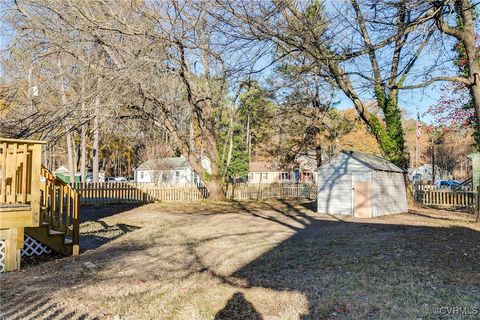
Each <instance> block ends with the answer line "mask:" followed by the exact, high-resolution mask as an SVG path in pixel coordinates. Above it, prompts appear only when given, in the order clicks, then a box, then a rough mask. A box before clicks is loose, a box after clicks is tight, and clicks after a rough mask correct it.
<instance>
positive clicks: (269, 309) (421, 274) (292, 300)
mask: <svg viewBox="0 0 480 320" xmlns="http://www.w3.org/2000/svg"><path fill="white" fill-rule="evenodd" d="M307 207H308V205H305V203H301V202H281V201H277V202H264V203H255V202H243V203H232V202H224V203H223V202H222V203H209V202H204V203H195V204H184V205H169V204H168V205H167V204H152V205H148V206H144V207H140V208H136V209H131V208H129V207H124V208H122V210H126V211H123V212H117V211H115V210H113V211H112V208H101V207H100V208H95V207H94V208H90V209H88V210H87V211H88V213H86V214H85V215H86V216H87V217H88V218H89V219H90V220H93V221H90V222H88V221H86V222H84V223H83V224H82V230H83V232H84V233H85V234H86V237H85V239H87V240H88V241H87V247H88V246H90V247H91V248H93V249H91V250H88V251H86V252H84V253H83V254H82V255H80V256H79V257H70V258H65V259H61V260H56V261H50V262H47V263H44V264H41V265H38V266H33V267H29V268H26V269H24V270H22V271H21V272H13V273H9V274H4V275H2V276H1V281H2V282H1V284H2V292H1V295H2V312H3V317H4V318H6V319H10V318H12V319H13V318H18V319H23V318H48V317H50V318H59V319H61V318H63V319H70V318H83V319H89V318H96V317H98V318H100V319H103V318H107V319H108V318H121V319H124V318H125V319H213V318H217V319H222V318H223V319H298V318H312V319H364V318H375V319H377V318H385V319H392V318H395V319H414V318H438V317H440V315H439V314H435V312H432V308H433V307H437V306H459V307H461V306H463V307H468V308H475V307H477V308H480V305H479V303H480V267H479V266H480V227H479V226H478V225H477V226H475V225H473V224H472V223H471V222H469V219H471V217H470V216H468V215H463V214H454V213H449V212H441V211H435V210H424V209H418V210H416V211H413V212H412V213H410V214H403V215H394V216H388V217H383V218H378V219H368V220H358V219H353V218H341V217H338V216H336V217H334V216H326V215H319V214H317V213H315V212H313V211H311V210H309V209H308V208H307ZM130 209H131V210H130ZM99 210H101V211H99ZM87 211H86V212H87ZM120 211H121V210H120ZM104 212H106V214H102V213H104ZM112 239H113V240H112ZM109 240H111V241H109ZM95 247H97V248H95ZM85 262H92V263H94V264H95V265H96V268H93V269H92V268H88V267H86V266H85Z"/></svg>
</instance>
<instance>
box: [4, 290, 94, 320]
mask: <svg viewBox="0 0 480 320" xmlns="http://www.w3.org/2000/svg"><path fill="white" fill-rule="evenodd" d="M25 318H28V319H58V320H69V319H79V320H80V319H92V320H93V319H99V318H98V317H96V316H91V315H89V314H87V313H79V312H75V311H70V310H68V309H67V308H66V307H65V306H61V305H59V304H58V303H56V302H52V301H51V300H50V299H49V298H46V297H45V296H44V295H43V294H38V293H35V294H30V295H28V296H26V297H25V298H24V299H23V300H16V301H15V302H14V303H12V302H9V301H2V304H1V306H0V319H5V320H7V319H8V320H21V319H25Z"/></svg>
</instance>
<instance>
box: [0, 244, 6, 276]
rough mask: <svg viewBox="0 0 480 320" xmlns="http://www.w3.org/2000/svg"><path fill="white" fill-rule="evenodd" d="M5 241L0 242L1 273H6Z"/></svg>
mask: <svg viewBox="0 0 480 320" xmlns="http://www.w3.org/2000/svg"><path fill="white" fill-rule="evenodd" d="M5 247H6V246H5V240H0V272H5Z"/></svg>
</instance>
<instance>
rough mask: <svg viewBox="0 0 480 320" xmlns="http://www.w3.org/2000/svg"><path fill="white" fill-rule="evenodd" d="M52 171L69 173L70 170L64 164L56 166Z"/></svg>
mask: <svg viewBox="0 0 480 320" xmlns="http://www.w3.org/2000/svg"><path fill="white" fill-rule="evenodd" d="M53 172H54V173H69V172H70V170H68V169H67V168H66V167H65V166H60V167H58V168H57V170H55V171H53Z"/></svg>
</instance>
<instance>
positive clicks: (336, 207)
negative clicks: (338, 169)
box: [317, 170, 352, 215]
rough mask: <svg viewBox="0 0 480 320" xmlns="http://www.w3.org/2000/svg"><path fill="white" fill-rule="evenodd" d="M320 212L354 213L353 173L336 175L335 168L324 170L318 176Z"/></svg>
mask: <svg viewBox="0 0 480 320" xmlns="http://www.w3.org/2000/svg"><path fill="white" fill-rule="evenodd" d="M317 201H318V207H317V208H318V212H321V213H330V214H346V215H350V214H351V213H352V175H351V174H350V173H349V172H347V173H342V174H339V175H338V176H336V175H335V174H334V170H333V171H332V172H329V170H322V172H321V173H319V176H318V200H317Z"/></svg>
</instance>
